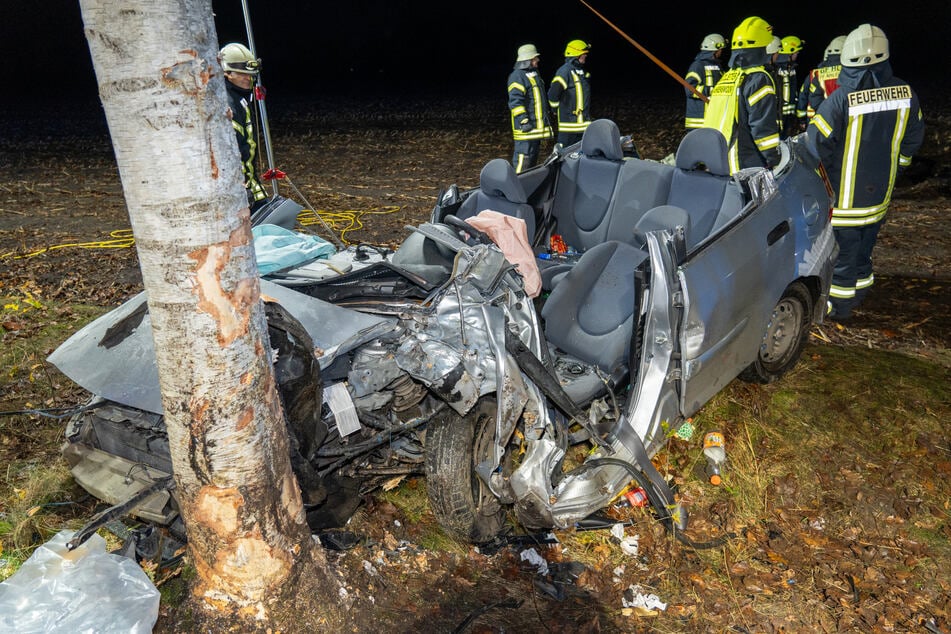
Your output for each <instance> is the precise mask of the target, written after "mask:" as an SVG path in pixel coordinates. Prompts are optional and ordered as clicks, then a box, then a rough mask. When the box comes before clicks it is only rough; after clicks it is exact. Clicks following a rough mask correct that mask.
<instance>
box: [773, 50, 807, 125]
mask: <svg viewBox="0 0 951 634" xmlns="http://www.w3.org/2000/svg"><path fill="white" fill-rule="evenodd" d="M803 44H805V42H803V41H802V40H801V39H800V38H798V37H796V36H795V35H787V36H786V37H784V38H782V40H780V48H779V55H778V56H777V57H776V73H777V76H778V77H779V84H778V91H779V101H780V104H781V106H780V113H779V116H780V126H779V133H780V136H781V137H782V138H786V137H788V136H791V135H793V134H796V132H798V128H799V123H798V121H797V120H796V104H797V103H798V102H799V80H798V78H797V77H796V68H797V66H798V65H799V64H798V63H797V61H796V59H797V58H798V57H799V52H800V51H801V50H802V47H803Z"/></svg>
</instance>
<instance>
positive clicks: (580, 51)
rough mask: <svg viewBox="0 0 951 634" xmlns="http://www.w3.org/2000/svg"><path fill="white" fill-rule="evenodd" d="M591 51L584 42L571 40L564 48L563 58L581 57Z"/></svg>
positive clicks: (589, 46)
mask: <svg viewBox="0 0 951 634" xmlns="http://www.w3.org/2000/svg"><path fill="white" fill-rule="evenodd" d="M590 50H591V45H590V44H588V43H587V42H585V41H584V40H571V41H570V42H568V46H566V47H565V57H581V56H582V55H584V54H585V53H587V52H588V51H590Z"/></svg>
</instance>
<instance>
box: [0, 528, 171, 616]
mask: <svg viewBox="0 0 951 634" xmlns="http://www.w3.org/2000/svg"><path fill="white" fill-rule="evenodd" d="M73 534H74V533H73V531H65V530H64V531H60V532H59V533H58V534H57V535H56V536H55V537H53V538H52V539H51V540H50V541H48V542H46V543H45V544H43V545H42V546H40V547H39V548H37V549H36V551H35V552H34V553H33V555H32V556H31V557H30V558H29V559H27V560H26V562H24V564H23V566H21V567H20V569H19V570H18V571H17V572H16V573H15V574H14V575H13V576H12V577H10V578H9V579H7V580H6V581H4V582H3V583H0V632H17V633H18V634H32V633H34V632H36V633H40V632H42V633H44V634H46V633H59V632H62V633H63V634H67V633H68V634H84V633H89V634H92V633H96V634H99V633H104V634H106V633H113V632H114V633H116V634H119V633H120V632H121V633H123V634H128V633H133V634H145V633H148V632H151V631H152V627H153V626H154V625H155V621H156V619H158V609H159V598H160V597H159V591H158V589H157V588H156V587H155V585H154V584H153V583H152V581H151V580H150V579H149V578H148V576H147V575H146V574H145V572H144V571H143V570H142V568H141V567H139V565H138V564H137V563H136V562H134V561H132V560H131V559H128V558H126V557H122V556H120V555H113V554H111V553H108V552H106V542H105V540H104V539H103V538H102V537H100V536H99V535H95V534H94V535H93V536H92V537H90V538H89V540H88V541H86V543H85V544H83V545H82V546H80V547H79V548H77V549H76V550H74V551H69V550H67V549H66V542H68V541H69V540H70V539H71V538H72V536H73Z"/></svg>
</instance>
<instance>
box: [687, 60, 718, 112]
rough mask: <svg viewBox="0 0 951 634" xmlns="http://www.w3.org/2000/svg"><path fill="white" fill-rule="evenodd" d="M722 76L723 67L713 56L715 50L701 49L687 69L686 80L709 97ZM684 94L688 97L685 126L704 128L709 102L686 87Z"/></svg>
mask: <svg viewBox="0 0 951 634" xmlns="http://www.w3.org/2000/svg"><path fill="white" fill-rule="evenodd" d="M721 77H723V69H722V68H721V67H720V64H719V63H718V62H717V60H716V58H715V57H714V56H713V51H700V52H699V53H698V54H697V57H695V58H694V60H693V63H692V64H690V68H688V69H687V74H686V75H685V76H684V80H685V81H686V82H687V83H688V84H690V85H691V86H693V87H694V88H696V89H697V91H698V92H699V93H700V94H702V95H705V96H706V97H707V98H709V97H710V93H711V91H712V90H713V87H714V86H716V85H717V82H718V81H720V78H721ZM684 94H685V95H686V98H687V107H686V116H685V119H684V126H685V127H687V128H702V127H703V115H704V112H705V111H706V108H707V104H706V103H705V102H704V101H703V100H702V99H701V98H700V97H698V96H697V95H696V94H694V93H693V91H691V90H688V89H687V88H684Z"/></svg>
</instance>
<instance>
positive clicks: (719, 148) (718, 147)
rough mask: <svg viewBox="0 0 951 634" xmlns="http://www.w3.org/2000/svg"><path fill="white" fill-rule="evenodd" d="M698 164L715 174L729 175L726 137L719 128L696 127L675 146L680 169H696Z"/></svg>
mask: <svg viewBox="0 0 951 634" xmlns="http://www.w3.org/2000/svg"><path fill="white" fill-rule="evenodd" d="M698 164H703V165H704V166H706V168H707V171H708V172H710V173H711V174H715V175H717V176H729V175H730V161H729V159H728V158H727V148H726V139H725V138H723V134H721V133H720V131H719V130H715V129H713V128H696V129H693V130H691V131H690V132H688V133H687V136H685V137H684V138H683V140H682V141H681V142H680V147H678V148H677V167H679V168H680V169H682V170H694V169H697V166H698Z"/></svg>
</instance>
